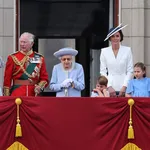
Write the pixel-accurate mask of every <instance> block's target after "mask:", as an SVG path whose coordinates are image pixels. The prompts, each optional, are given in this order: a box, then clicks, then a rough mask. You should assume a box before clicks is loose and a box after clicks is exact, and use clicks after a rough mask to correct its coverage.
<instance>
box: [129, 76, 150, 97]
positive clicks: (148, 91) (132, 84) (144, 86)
mask: <svg viewBox="0 0 150 150" xmlns="http://www.w3.org/2000/svg"><path fill="white" fill-rule="evenodd" d="M126 93H127V94H131V96H132V97H150V78H147V77H145V78H142V79H132V80H130V81H129V83H128V86H127V90H126Z"/></svg>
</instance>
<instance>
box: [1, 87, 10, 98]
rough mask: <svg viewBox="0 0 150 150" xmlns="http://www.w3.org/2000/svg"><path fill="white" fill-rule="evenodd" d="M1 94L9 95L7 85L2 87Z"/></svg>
mask: <svg viewBox="0 0 150 150" xmlns="http://www.w3.org/2000/svg"><path fill="white" fill-rule="evenodd" d="M3 95H4V96H9V95H10V89H9V87H7V86H4V87H3Z"/></svg>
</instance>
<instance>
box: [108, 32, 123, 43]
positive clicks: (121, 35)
mask: <svg viewBox="0 0 150 150" xmlns="http://www.w3.org/2000/svg"><path fill="white" fill-rule="evenodd" d="M118 32H119V33H120V42H122V41H123V37H124V35H123V33H122V31H121V30H119V31H118ZM111 37H112V36H111ZM111 37H109V40H110V38H111Z"/></svg>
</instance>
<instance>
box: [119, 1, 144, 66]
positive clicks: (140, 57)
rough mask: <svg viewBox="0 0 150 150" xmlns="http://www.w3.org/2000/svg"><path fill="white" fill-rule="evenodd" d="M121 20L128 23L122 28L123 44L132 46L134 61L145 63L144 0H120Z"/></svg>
mask: <svg viewBox="0 0 150 150" xmlns="http://www.w3.org/2000/svg"><path fill="white" fill-rule="evenodd" d="M120 1H121V22H122V23H123V24H128V26H127V27H126V28H125V29H123V33H124V35H125V38H124V41H123V45H127V46H129V47H131V48H132V52H133V61H134V63H136V62H138V61H141V62H144V63H145V59H144V53H145V45H144V31H145V30H144V26H145V24H144V23H145V22H144V1H145V0H120Z"/></svg>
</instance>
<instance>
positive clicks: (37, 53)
mask: <svg viewBox="0 0 150 150" xmlns="http://www.w3.org/2000/svg"><path fill="white" fill-rule="evenodd" d="M34 53H35V54H36V55H39V56H40V57H44V56H43V55H42V54H40V53H37V52H35V51H34Z"/></svg>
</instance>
